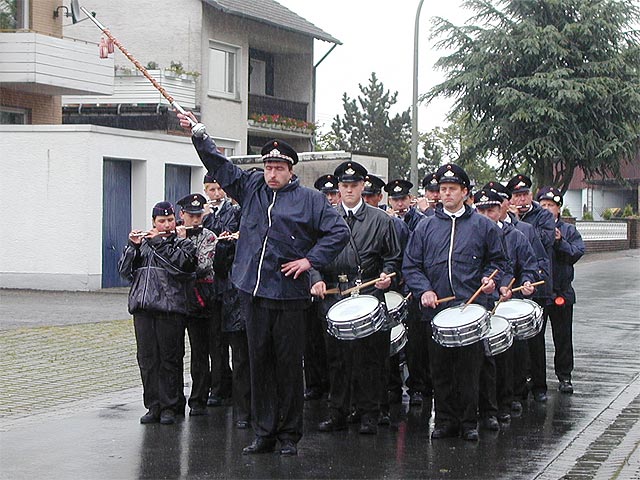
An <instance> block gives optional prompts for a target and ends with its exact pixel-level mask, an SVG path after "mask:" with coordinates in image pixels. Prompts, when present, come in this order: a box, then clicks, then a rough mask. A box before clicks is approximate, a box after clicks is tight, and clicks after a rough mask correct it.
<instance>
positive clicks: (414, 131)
mask: <svg viewBox="0 0 640 480" xmlns="http://www.w3.org/2000/svg"><path fill="white" fill-rule="evenodd" d="M422 2H424V0H420V2H419V3H418V10H417V11H416V24H415V30H414V32H413V103H412V104H411V176H410V180H411V183H413V193H417V191H418V32H419V30H420V11H421V10H422Z"/></svg>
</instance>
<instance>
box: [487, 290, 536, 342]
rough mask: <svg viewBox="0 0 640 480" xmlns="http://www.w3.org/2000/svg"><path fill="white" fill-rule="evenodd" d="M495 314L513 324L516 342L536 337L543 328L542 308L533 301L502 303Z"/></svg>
mask: <svg viewBox="0 0 640 480" xmlns="http://www.w3.org/2000/svg"><path fill="white" fill-rule="evenodd" d="M495 314H496V315H498V316H499V317H502V318H506V319H507V320H508V321H509V322H510V323H511V326H512V327H513V336H514V337H515V339H516V340H526V339H528V338H531V337H534V336H535V335H536V334H537V333H538V332H540V328H541V327H542V308H540V306H539V305H538V304H537V303H536V302H534V301H532V300H521V299H519V298H513V299H511V300H508V301H506V302H502V303H500V305H498V308H496V311H495Z"/></svg>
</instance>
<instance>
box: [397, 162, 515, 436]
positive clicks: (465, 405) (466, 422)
mask: <svg viewBox="0 0 640 480" xmlns="http://www.w3.org/2000/svg"><path fill="white" fill-rule="evenodd" d="M436 175H437V178H438V182H439V184H440V198H441V201H442V207H438V208H437V209H436V212H435V215H433V216H431V217H426V218H425V219H424V220H422V221H421V222H420V223H419V224H418V226H417V227H416V229H415V230H414V231H413V233H412V234H411V237H410V238H409V244H408V245H407V250H406V252H405V255H404V261H403V267H402V270H403V274H404V277H405V281H406V282H407V285H408V286H409V288H410V289H411V292H412V293H413V295H414V296H415V297H416V298H418V299H420V302H421V306H422V308H423V311H422V313H423V320H424V321H426V322H428V324H429V326H430V323H431V321H432V320H433V318H434V317H435V315H436V314H437V313H438V312H440V311H441V310H443V309H445V308H446V307H447V306H451V305H452V303H451V302H446V303H444V302H443V303H440V304H438V303H437V301H438V299H440V298H444V297H449V296H453V295H455V296H456V297H457V299H458V300H463V299H469V298H471V297H472V296H473V294H474V292H475V291H476V289H477V288H478V287H479V286H482V293H484V295H480V297H478V300H477V303H480V304H481V305H483V306H485V308H486V307H488V306H489V304H490V302H491V301H492V299H491V297H490V295H491V294H492V293H493V291H494V290H495V288H496V285H497V284H498V285H499V284H500V281H501V274H500V273H498V275H496V277H495V279H490V278H489V277H490V276H491V275H490V274H491V273H492V272H493V271H494V270H496V269H497V270H498V271H499V272H504V271H506V269H507V268H508V266H507V260H506V254H505V252H504V248H503V245H502V240H501V232H500V230H499V228H498V227H497V226H496V225H495V223H493V222H491V221H490V220H489V219H487V218H485V217H483V216H482V215H479V214H478V213H476V212H475V211H474V210H473V209H471V208H470V207H468V206H466V205H465V204H464V198H465V196H466V195H467V192H468V189H469V183H470V182H469V177H468V176H467V174H466V172H465V171H464V170H463V169H462V168H460V167H459V166H457V165H455V164H446V165H443V166H442V167H440V168H439V169H438V171H437V172H436ZM429 328H430V327H429ZM428 346H429V360H430V366H431V376H432V381H433V389H434V397H435V428H434V430H433V431H432V432H431V438H432V439H439V438H445V437H453V436H457V435H459V434H461V435H462V438H463V439H465V440H470V441H477V440H478V429H477V428H478V384H479V376H480V367H481V365H482V360H483V348H482V343H481V342H476V343H473V344H471V345H467V346H462V347H443V346H441V345H439V344H437V343H436V342H435V341H434V340H433V339H432V338H431V336H429V343H428Z"/></svg>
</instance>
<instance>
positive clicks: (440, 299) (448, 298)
mask: <svg viewBox="0 0 640 480" xmlns="http://www.w3.org/2000/svg"><path fill="white" fill-rule="evenodd" d="M455 299H456V296H455V295H452V296H450V297H444V298H439V299H438V300H436V305H440V304H441V303H444V302H450V301H451V300H455Z"/></svg>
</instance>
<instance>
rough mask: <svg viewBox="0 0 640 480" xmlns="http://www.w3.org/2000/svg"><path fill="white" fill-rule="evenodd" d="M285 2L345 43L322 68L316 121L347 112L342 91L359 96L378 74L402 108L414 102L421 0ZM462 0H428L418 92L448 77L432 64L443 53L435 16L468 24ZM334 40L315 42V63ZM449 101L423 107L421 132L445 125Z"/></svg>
mask: <svg viewBox="0 0 640 480" xmlns="http://www.w3.org/2000/svg"><path fill="white" fill-rule="evenodd" d="M278 1H279V2H280V3H281V4H282V5H284V6H286V7H287V8H289V9H290V10H293V11H294V12H295V13H297V14H298V15H300V16H302V17H303V18H305V19H307V20H308V21H310V22H311V23H313V24H315V25H316V26H318V27H320V28H321V29H322V30H324V31H325V32H327V33H329V34H330V35H332V36H333V37H335V38H337V39H338V40H340V41H341V42H342V43H343V44H342V45H339V46H338V47H336V49H335V50H334V51H333V52H332V53H331V54H330V55H329V56H328V57H327V58H326V59H325V60H324V61H323V62H322V64H321V65H320V66H319V67H318V77H317V96H316V120H317V121H318V122H319V123H322V124H324V125H325V128H324V130H326V129H327V127H328V126H329V125H330V124H331V120H332V119H333V117H334V116H335V115H336V114H342V112H343V108H342V101H341V99H342V94H343V93H344V92H347V94H348V95H349V96H350V97H351V98H354V97H356V96H357V95H358V94H359V88H358V84H359V83H361V84H366V83H368V80H369V77H370V76H371V72H376V74H377V75H378V78H379V79H380V80H381V81H382V83H383V84H384V86H385V87H386V88H387V89H388V90H391V91H392V92H394V91H398V103H397V107H398V108H397V109H396V110H395V111H394V112H393V113H396V112H398V111H402V110H406V109H407V108H409V107H410V106H411V99H412V91H413V81H412V75H413V32H414V24H415V15H416V9H417V7H418V0H395V2H390V1H388V0H385V1H382V0H349V1H345V0H323V1H321V2H313V1H309V0H278ZM461 3H462V2H461V0H440V1H438V2H434V1H429V0H427V1H425V2H424V4H423V6H422V13H421V15H420V35H419V68H418V92H419V94H421V93H424V92H426V91H427V90H429V88H431V87H432V86H433V85H435V84H437V83H439V82H440V81H442V79H443V75H442V72H440V71H436V70H434V68H433V65H434V63H435V61H436V60H437V59H438V58H439V57H440V56H441V54H442V52H437V51H436V50H434V49H433V43H434V42H433V41H432V40H430V39H429V35H430V30H431V25H432V23H431V18H432V17H434V16H441V17H444V18H447V19H448V20H450V21H452V22H453V23H455V24H462V23H464V21H465V19H466V18H467V17H468V11H467V10H464V9H462V8H461V7H460V4H461ZM330 48H331V44H329V43H326V42H322V41H316V42H315V49H316V61H318V60H319V59H320V58H321V57H322V56H323V55H324V54H325V53H326V52H327V51H328V50H329V49H330ZM449 106H450V104H449V102H447V101H445V100H443V101H438V102H437V103H435V102H434V103H432V104H430V105H428V106H425V105H423V106H422V107H419V110H418V123H419V129H420V131H421V132H422V131H427V130H429V129H431V128H433V127H435V126H438V125H443V124H444V117H445V115H446V113H447V111H448V109H449Z"/></svg>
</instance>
